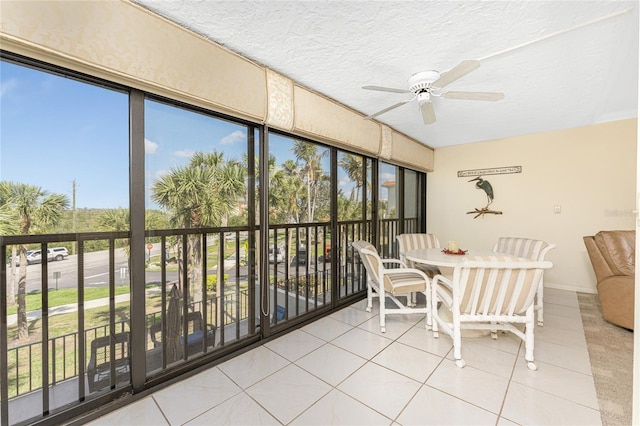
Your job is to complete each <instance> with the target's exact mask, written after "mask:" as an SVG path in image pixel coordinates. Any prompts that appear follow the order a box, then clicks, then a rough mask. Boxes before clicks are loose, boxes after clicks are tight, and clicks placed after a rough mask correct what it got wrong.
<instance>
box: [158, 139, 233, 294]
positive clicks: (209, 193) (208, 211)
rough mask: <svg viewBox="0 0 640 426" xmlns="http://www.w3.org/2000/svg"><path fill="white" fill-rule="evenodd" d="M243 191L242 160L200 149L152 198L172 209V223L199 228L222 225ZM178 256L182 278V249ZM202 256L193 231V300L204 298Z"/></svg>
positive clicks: (190, 254)
mask: <svg viewBox="0 0 640 426" xmlns="http://www.w3.org/2000/svg"><path fill="white" fill-rule="evenodd" d="M244 191H245V186H244V168H243V167H242V166H241V164H240V163H238V162H234V161H229V162H226V161H225V160H224V156H223V154H222V153H219V152H216V151H214V152H211V153H202V152H197V153H195V154H194V155H193V157H192V158H191V161H190V162H189V164H188V165H186V166H184V167H178V168H174V169H172V170H171V172H170V173H168V174H166V175H164V176H162V177H161V178H160V179H158V180H157V181H156V182H155V183H154V184H153V187H152V199H153V200H154V201H155V202H157V203H158V204H159V205H160V206H162V207H164V208H165V209H167V210H168V211H169V212H170V222H171V225H173V226H176V227H183V228H200V227H207V226H220V225H221V224H222V223H223V221H225V220H226V218H227V216H228V214H229V213H231V212H232V211H234V210H235V209H236V207H237V202H238V197H239V196H240V195H241V194H242V193H243V192H244ZM221 243H222V242H221ZM180 247H181V246H179V250H180ZM178 259H179V262H178V268H179V274H178V276H179V277H180V278H179V279H181V277H182V272H181V270H182V267H183V264H182V260H181V259H182V256H181V255H180V252H178ZM201 259H202V240H201V238H200V236H199V235H190V236H189V237H188V243H187V265H184V266H186V268H187V271H189V273H190V281H191V285H193V289H192V294H193V295H194V301H199V300H202V287H201V286H200V285H198V283H200V282H201V281H202V276H201V274H202V271H201V268H200V267H199V265H200V261H201ZM220 272H221V271H220ZM219 282H220V281H219ZM217 287H218V288H221V286H217ZM219 299H220V300H221V298H219Z"/></svg>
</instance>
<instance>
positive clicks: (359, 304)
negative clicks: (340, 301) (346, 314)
mask: <svg viewBox="0 0 640 426" xmlns="http://www.w3.org/2000/svg"><path fill="white" fill-rule="evenodd" d="M351 307H352V308H356V309H360V310H361V311H366V310H367V299H364V300H360V301H359V302H355V303H354V304H352V305H351ZM379 310H380V303H379V302H378V299H377V298H375V297H374V298H373V304H372V306H371V311H372V312H373V313H378V311H379Z"/></svg>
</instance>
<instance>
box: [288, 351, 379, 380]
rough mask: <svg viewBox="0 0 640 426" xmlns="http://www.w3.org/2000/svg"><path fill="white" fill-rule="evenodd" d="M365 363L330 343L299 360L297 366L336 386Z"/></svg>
mask: <svg viewBox="0 0 640 426" xmlns="http://www.w3.org/2000/svg"><path fill="white" fill-rule="evenodd" d="M365 362H367V360H366V359H364V358H362V357H359V356H357V355H355V354H353V353H351V352H349V351H345V350H344V349H341V348H338V347H337V346H334V345H332V344H331V343H328V344H326V345H324V346H322V347H320V348H318V349H316V350H315V351H313V352H311V353H309V354H307V355H305V356H303V357H302V358H300V359H299V360H297V361H296V365H298V366H300V367H302V368H304V369H305V370H307V371H308V372H309V373H311V374H313V375H314V376H316V377H318V378H320V379H322V380H324V381H325V382H327V383H329V384H330V385H332V386H336V385H338V383H340V382H342V381H343V380H344V379H346V378H347V377H348V376H349V375H350V374H352V373H353V372H354V371H356V370H357V369H358V368H360V367H362V366H363V365H364V363H365Z"/></svg>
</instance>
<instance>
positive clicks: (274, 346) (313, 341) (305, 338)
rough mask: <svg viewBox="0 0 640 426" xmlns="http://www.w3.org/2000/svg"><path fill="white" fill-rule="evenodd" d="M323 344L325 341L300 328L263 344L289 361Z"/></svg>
mask: <svg viewBox="0 0 640 426" xmlns="http://www.w3.org/2000/svg"><path fill="white" fill-rule="evenodd" d="M323 344H325V341H324V340H322V339H318V338H317V337H315V336H312V335H311V334H309V333H305V332H304V331H300V330H293V331H292V332H290V333H287V334H285V335H284V336H282V337H278V338H277V339H275V340H272V341H270V342H267V343H265V344H264V345H265V346H266V347H267V348H269V349H271V350H272V351H274V352H275V353H277V354H278V355H280V356H283V357H285V358H287V359H288V360H289V361H295V360H297V359H298V358H300V357H302V356H304V355H306V354H308V353H309V352H311V351H313V350H315V349H317V348H319V347H320V346H322V345H323Z"/></svg>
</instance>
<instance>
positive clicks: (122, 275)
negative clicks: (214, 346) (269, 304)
mask: <svg viewBox="0 0 640 426" xmlns="http://www.w3.org/2000/svg"><path fill="white" fill-rule="evenodd" d="M156 252H157V253H156ZM159 252H160V250H159V248H158V249H155V247H154V249H152V250H151V251H150V253H151V255H152V256H153V255H156V254H159ZM324 265H325V264H324V262H319V263H318V266H319V269H320V270H321V269H323V268H324ZM328 266H329V264H327V267H328ZM298 268H299V273H300V274H304V273H306V272H307V269H306V265H299V266H298ZM285 269H286V263H285V262H279V263H278V264H277V267H276V271H277V275H278V276H279V277H284V276H285V272H286V271H285ZM314 270H315V267H314V265H313V263H310V264H309V265H308V272H309V273H312V272H313V271H314ZM115 271H116V276H115V284H116V285H126V284H127V283H128V282H129V268H128V262H127V255H126V254H125V252H124V250H122V249H116V250H115ZM208 271H209V273H214V272H215V271H216V267H213V268H210V269H209V270H208ZM295 271H296V265H295V261H293V262H292V270H291V275H292V276H295V274H296V272H295ZM11 272H12V269H11V267H10V266H9V265H7V281H9V280H10V279H11V278H10V276H11ZM269 273H270V275H273V274H274V264H273V263H270V264H269ZM18 274H19V267H16V269H15V293H16V294H17V293H18ZM41 274H42V265H41V264H32V265H27V293H30V292H37V291H41V290H42V284H41V282H42V281H41ZM225 274H226V275H227V277H228V280H229V282H234V281H235V279H236V267H235V260H234V259H227V260H226V261H225ZM247 275H248V268H247V267H246V266H241V267H240V268H239V276H240V279H241V280H246V279H247ZM48 277H49V278H48V279H49V283H48V284H49V285H48V287H49V289H64V288H77V286H78V256H77V255H69V256H68V257H67V258H66V259H64V260H60V261H49V263H48ZM177 280H178V271H175V270H173V271H167V281H168V282H175V281H177ZM145 281H146V282H147V283H153V282H156V283H159V282H160V281H161V272H160V270H147V271H146V274H145ZM108 282H109V251H108V250H104V251H99V252H92V253H86V254H85V255H84V285H85V288H87V287H99V286H104V285H107V284H108Z"/></svg>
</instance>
